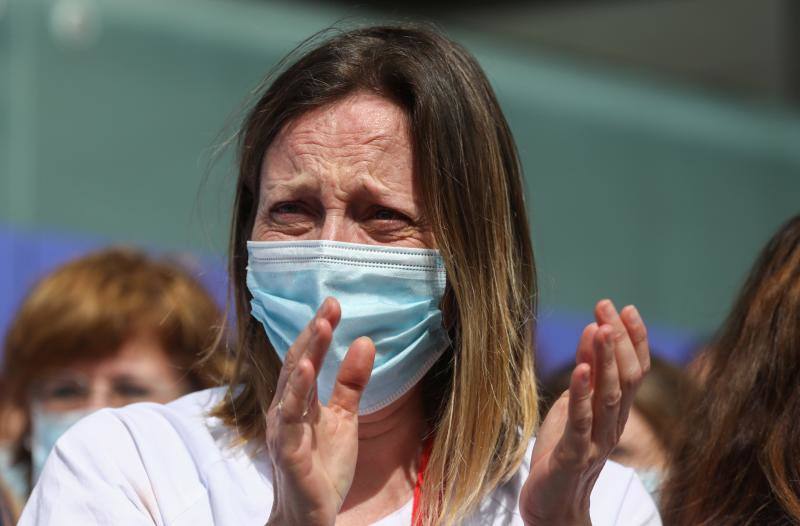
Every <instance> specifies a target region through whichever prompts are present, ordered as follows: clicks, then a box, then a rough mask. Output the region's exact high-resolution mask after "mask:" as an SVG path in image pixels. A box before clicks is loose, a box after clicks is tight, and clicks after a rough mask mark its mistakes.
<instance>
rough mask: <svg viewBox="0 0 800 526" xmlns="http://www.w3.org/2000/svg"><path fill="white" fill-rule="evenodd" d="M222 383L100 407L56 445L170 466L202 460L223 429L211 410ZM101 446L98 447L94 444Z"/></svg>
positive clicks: (64, 450) (73, 452) (76, 453)
mask: <svg viewBox="0 0 800 526" xmlns="http://www.w3.org/2000/svg"><path fill="white" fill-rule="evenodd" d="M225 392H226V390H225V389H224V388H216V389H208V390H205V391H199V392H196V393H191V394H189V395H186V396H184V397H182V398H179V399H177V400H175V401H173V402H171V403H169V404H164V405H162V404H154V403H139V404H133V405H129V406H126V407H123V408H120V409H102V410H100V411H97V412H95V413H93V414H91V415H89V416H88V417H86V418H84V419H83V420H81V421H80V422H78V423H77V424H76V425H75V426H73V427H72V428H71V429H70V430H69V431H67V433H65V434H64V436H63V437H61V439H59V441H58V442H57V443H56V448H55V450H56V451H58V452H60V453H61V454H65V455H68V456H70V457H73V458H80V457H82V456H87V457H90V458H92V459H97V460H99V458H98V457H102V456H104V454H103V451H105V452H106V453H107V454H110V455H113V458H114V459H115V461H116V462H117V463H125V462H127V461H129V460H130V461H134V462H139V461H140V462H143V463H145V464H146V463H149V462H158V463H160V464H161V465H164V466H169V465H172V464H175V463H176V462H180V461H182V460H185V458H184V457H185V456H186V455H189V456H196V455H197V454H198V453H202V455H201V456H202V458H203V459H205V460H204V461H205V462H208V461H213V460H214V459H215V458H218V455H214V451H220V450H221V447H220V444H219V443H218V442H220V440H219V439H221V438H222V435H223V433H224V432H225V431H226V428H224V427H223V426H222V425H221V423H220V422H218V421H217V420H216V419H215V418H212V417H210V416H209V413H210V412H211V410H212V409H213V408H214V406H215V405H216V404H217V403H218V402H219V401H220V400H221V399H222V397H223V396H225ZM96 446H99V447H96Z"/></svg>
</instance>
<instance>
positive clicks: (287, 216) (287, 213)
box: [270, 201, 311, 222]
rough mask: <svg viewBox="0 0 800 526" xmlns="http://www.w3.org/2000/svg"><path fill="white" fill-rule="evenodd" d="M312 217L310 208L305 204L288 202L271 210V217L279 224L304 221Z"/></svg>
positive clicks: (279, 204)
mask: <svg viewBox="0 0 800 526" xmlns="http://www.w3.org/2000/svg"><path fill="white" fill-rule="evenodd" d="M310 215H311V211H310V210H309V208H308V207H307V206H306V205H304V204H303V203H298V202H295V201H287V202H284V203H278V204H276V205H275V206H273V207H272V208H270V216H271V217H272V219H274V220H276V221H278V222H282V221H283V222H295V221H303V220H305V219H306V218H308V217H309V216H310Z"/></svg>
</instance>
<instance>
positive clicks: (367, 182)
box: [252, 92, 434, 248]
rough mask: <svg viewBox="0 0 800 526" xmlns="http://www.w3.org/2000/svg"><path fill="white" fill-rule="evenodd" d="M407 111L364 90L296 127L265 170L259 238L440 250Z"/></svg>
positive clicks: (286, 132)
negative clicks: (419, 183)
mask: <svg viewBox="0 0 800 526" xmlns="http://www.w3.org/2000/svg"><path fill="white" fill-rule="evenodd" d="M408 133H409V132H408V122H407V118H406V115H405V114H404V112H403V110H402V109H401V108H400V107H398V106H397V105H396V104H394V103H392V102H390V101H388V100H387V99H384V98H382V97H379V96H377V95H374V94H371V93H366V92H357V93H355V94H353V95H351V96H349V97H347V98H346V99H344V100H342V101H340V102H337V103H335V104H333V105H331V106H326V107H322V108H318V109H315V110H312V111H309V112H308V113H306V114H304V115H302V116H300V117H298V118H297V119H295V120H294V121H292V122H290V123H289V124H288V125H287V126H286V127H285V128H284V129H283V130H282V131H281V132H280V133H279V134H278V136H277V137H276V138H275V140H274V141H273V142H272V144H271V145H270V147H269V148H268V149H267V152H266V155H265V156H264V161H263V163H262V168H261V190H260V201H259V203H258V210H257V215H256V220H255V224H254V226H253V232H252V238H253V239H254V240H256V241H286V240H296V239H308V240H318V239H324V240H331V241H345V242H350V243H364V244H376V245H394V246H405V247H419V248H432V247H434V241H433V236H432V233H431V230H430V227H429V225H428V224H427V223H426V221H425V218H424V217H423V212H422V205H421V203H420V200H419V196H418V195H417V192H416V189H415V184H414V177H413V159H412V151H411V143H410V140H409V135H408Z"/></svg>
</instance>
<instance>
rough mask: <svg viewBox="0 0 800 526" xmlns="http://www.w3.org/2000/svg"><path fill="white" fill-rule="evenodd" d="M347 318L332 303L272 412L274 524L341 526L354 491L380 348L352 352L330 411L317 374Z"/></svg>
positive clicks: (299, 352) (298, 350) (287, 374)
mask: <svg viewBox="0 0 800 526" xmlns="http://www.w3.org/2000/svg"><path fill="white" fill-rule="evenodd" d="M340 317H341V307H340V306H339V302H337V301H336V300H335V299H333V298H327V299H326V300H325V301H324V302H323V303H322V305H321V306H320V308H319V309H318V310H317V313H316V315H315V317H314V319H312V320H311V321H310V322H309V324H308V326H306V328H305V329H304V330H303V332H302V333H300V336H298V337H297V340H296V341H295V342H294V344H293V345H292V346H291V348H290V349H289V352H288V353H287V355H286V358H285V360H284V362H283V367H282V368H281V373H280V377H279V379H278V386H277V389H276V392H275V396H274V397H273V400H272V405H271V406H270V409H269V411H268V412H267V436H266V440H267V449H268V451H269V455H270V457H271V460H272V466H273V487H274V492H275V494H274V501H273V506H272V512H271V513H270V518H269V522H268V524H276V525H298V526H299V525H304V526H305V525H308V526H314V525H325V526H330V525H333V524H334V522H335V521H336V515H337V513H338V512H339V509H340V508H341V506H342V504H343V503H344V499H345V497H346V496H347V493H348V491H349V490H350V484H351V483H352V481H353V474H354V473H355V468H356V459H357V458H358V404H359V401H360V400H361V394H362V393H363V392H364V388H365V387H366V386H367V382H368V381H369V377H370V374H371V373H372V363H373V361H374V359H375V345H374V344H373V343H372V340H370V339H369V338H367V337H362V338H358V339H356V340H355V341H354V342H353V343H352V344H351V345H350V349H349V350H348V352H347V355H346V356H345V358H344V361H343V362H342V365H341V367H340V368H339V372H338V375H337V378H336V385H335V386H334V388H333V394H332V395H331V399H330V401H329V402H328V405H327V406H323V405H322V404H320V403H319V401H318V399H317V395H316V393H317V391H316V385H317V382H316V379H317V373H318V372H319V370H320V367H321V365H322V361H323V359H324V358H325V354H326V352H327V350H328V346H329V345H330V343H331V339H332V337H333V330H334V329H335V328H336V325H337V324H338V323H339V319H340Z"/></svg>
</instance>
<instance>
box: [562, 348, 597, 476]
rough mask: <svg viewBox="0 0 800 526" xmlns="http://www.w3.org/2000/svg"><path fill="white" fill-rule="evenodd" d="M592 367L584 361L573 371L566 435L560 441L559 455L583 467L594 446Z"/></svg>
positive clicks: (576, 465)
mask: <svg viewBox="0 0 800 526" xmlns="http://www.w3.org/2000/svg"><path fill="white" fill-rule="evenodd" d="M591 373H592V370H591V368H590V367H589V366H588V365H587V364H585V363H582V364H580V365H578V366H577V367H575V370H574V371H572V377H571V378H570V382H569V403H568V405H567V424H566V426H565V427H564V437H563V438H562V440H561V441H560V442H559V457H560V458H561V459H562V460H564V461H566V462H567V463H572V464H573V465H574V466H575V467H582V466H583V464H584V463H585V462H586V461H587V459H588V458H589V455H590V454H591V447H592V424H593V410H592V389H591V386H590V377H591Z"/></svg>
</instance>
